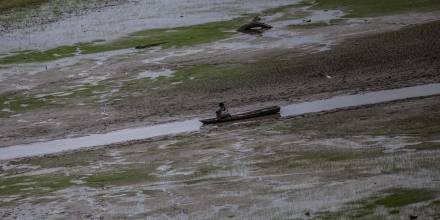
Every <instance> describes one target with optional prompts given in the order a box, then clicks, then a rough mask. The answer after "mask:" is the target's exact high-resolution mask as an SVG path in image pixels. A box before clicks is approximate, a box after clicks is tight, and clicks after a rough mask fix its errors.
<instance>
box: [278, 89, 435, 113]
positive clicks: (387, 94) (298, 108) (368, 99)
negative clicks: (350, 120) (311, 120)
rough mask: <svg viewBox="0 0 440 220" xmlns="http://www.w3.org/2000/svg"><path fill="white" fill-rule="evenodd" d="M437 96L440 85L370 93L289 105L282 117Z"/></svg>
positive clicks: (283, 111)
mask: <svg viewBox="0 0 440 220" xmlns="http://www.w3.org/2000/svg"><path fill="white" fill-rule="evenodd" d="M435 94H440V83H434V84H427V85H422V86H413V87H406V88H401V89H391V90H383V91H378V92H369V93H365V94H358V95H344V96H336V97H333V98H330V99H324V100H318V101H312V102H304V103H298V104H293V105H288V106H284V107H282V108H281V116H282V117H291V116H297V115H302V114H306V113H313V112H322V111H329V110H334V109H339V108H347V107H354V106H361V105H368V104H376V103H381V102H388V101H394V100H401V99H407V98H414V97H422V96H430V95H435Z"/></svg>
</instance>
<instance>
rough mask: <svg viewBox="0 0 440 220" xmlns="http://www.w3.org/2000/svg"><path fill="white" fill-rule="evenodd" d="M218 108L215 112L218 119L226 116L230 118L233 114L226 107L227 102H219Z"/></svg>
mask: <svg viewBox="0 0 440 220" xmlns="http://www.w3.org/2000/svg"><path fill="white" fill-rule="evenodd" d="M218 107H219V108H218V110H217V111H216V112H215V114H216V115H217V119H219V120H220V119H226V118H230V117H231V114H229V112H228V109H226V107H225V103H223V102H221V103H219V104H218Z"/></svg>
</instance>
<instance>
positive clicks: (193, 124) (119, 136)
mask: <svg viewBox="0 0 440 220" xmlns="http://www.w3.org/2000/svg"><path fill="white" fill-rule="evenodd" d="M436 94H440V83H434V84H427V85H421V86H413V87H406V88H400V89H391V90H383V91H377V92H368V93H364V94H356V95H343V96H336V97H333V98H329V99H323V100H317V101H312V102H304V103H296V104H292V105H287V106H284V107H282V108H281V116H282V117H293V116H298V115H303V114H306V113H313V112H322V111H330V110H334V109H340V108H347V107H354V106H362V105H369V104H376V103H382V102H389V101H395V100H402V99H407V98H416V97H424V96H431V95H436ZM201 127H202V123H201V122H200V121H199V120H198V119H192V120H187V121H181V122H172V123H165V124H159V125H153V126H146V127H139V128H129V129H123V130H118V131H113V132H109V133H106V134H91V135H88V136H84V137H78V138H66V139H60V140H53V141H47V142H37V143H32V144H23V145H15V146H10V147H4V148H0V160H10V159H15V158H21V157H30V156H37V155H44V154H52V153H59V152H63V151H70V150H76V149H81V148H89V147H94V146H102V145H108V144H115V143H122V142H126V141H132V140H142V139H148V138H152V137H158V136H166V135H175V134H179V133H188V132H195V131H198V130H200V129H201Z"/></svg>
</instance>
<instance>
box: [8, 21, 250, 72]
mask: <svg viewBox="0 0 440 220" xmlns="http://www.w3.org/2000/svg"><path fill="white" fill-rule="evenodd" d="M244 21H245V19H244V18H238V19H233V20H229V21H219V22H210V23H206V24H200V25H192V26H187V27H178V28H172V29H153V30H147V31H140V32H135V33H132V34H130V35H128V36H126V37H123V38H121V39H118V40H115V41H110V42H91V43H84V44H78V45H72V46H61V47H57V48H54V49H50V50H45V51H31V52H21V53H17V54H15V55H11V56H6V57H2V58H0V64H13V63H31V62H45V61H50V60H56V59H60V58H64V57H70V56H74V55H75V54H76V53H81V54H91V53H99V52H106V51H113V50H120V49H127V48H134V47H137V46H141V47H145V48H148V47H152V46H158V45H160V46H162V47H164V48H169V47H183V46H192V45H197V44H202V43H209V42H213V41H216V40H220V39H223V38H226V37H230V36H232V35H233V34H234V32H233V31H232V30H234V29H236V28H238V27H239V26H240V24H242V23H243V22H244Z"/></svg>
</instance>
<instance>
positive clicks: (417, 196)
mask: <svg viewBox="0 0 440 220" xmlns="http://www.w3.org/2000/svg"><path fill="white" fill-rule="evenodd" d="M385 193H386V194H387V195H386V196H384V197H382V198H379V199H377V200H375V201H374V204H375V205H381V206H384V207H386V208H395V207H402V206H407V205H410V204H413V203H418V202H423V201H427V200H431V199H434V192H432V191H429V190H425V189H403V188H394V189H390V190H387V191H386V192H385Z"/></svg>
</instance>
